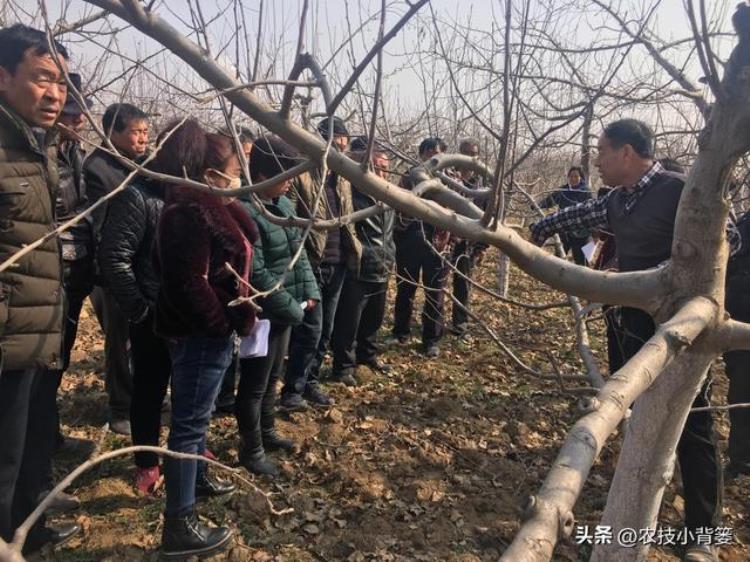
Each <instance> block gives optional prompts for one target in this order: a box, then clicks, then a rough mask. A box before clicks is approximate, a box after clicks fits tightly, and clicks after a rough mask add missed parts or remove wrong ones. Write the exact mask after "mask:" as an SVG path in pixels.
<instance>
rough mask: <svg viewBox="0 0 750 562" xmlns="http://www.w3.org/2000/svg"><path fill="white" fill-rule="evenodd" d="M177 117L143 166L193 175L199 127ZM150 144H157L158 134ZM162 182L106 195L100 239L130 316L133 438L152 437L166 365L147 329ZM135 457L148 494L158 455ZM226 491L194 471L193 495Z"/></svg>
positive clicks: (108, 276)
mask: <svg viewBox="0 0 750 562" xmlns="http://www.w3.org/2000/svg"><path fill="white" fill-rule="evenodd" d="M178 125H179V121H173V122H172V123H170V124H169V125H167V126H166V127H165V129H164V132H162V135H161V136H162V137H164V136H165V135H166V134H167V133H170V132H171V134H170V136H169V137H168V138H167V139H166V140H165V141H164V144H163V145H161V148H160V149H159V152H158V153H157V155H156V157H155V158H154V160H152V161H151V163H150V164H149V165H148V167H149V168H150V169H152V170H154V171H156V172H159V173H162V174H167V175H171V176H183V175H184V174H187V176H188V177H189V178H191V179H194V180H200V179H201V174H202V172H203V161H202V158H203V152H202V149H203V148H204V144H203V143H201V140H202V139H204V134H203V129H201V127H200V125H199V124H198V123H197V121H195V120H187V121H185V122H184V123H183V124H181V125H179V127H178ZM173 129H174V131H173ZM157 144H161V138H160V139H158V140H157ZM168 188H169V187H168V186H167V185H165V184H162V183H160V182H158V181H156V180H151V179H147V178H143V177H139V178H136V179H135V180H134V181H133V183H132V184H131V185H130V186H128V188H127V189H126V190H125V191H124V192H123V193H122V194H121V195H120V196H119V197H116V198H115V199H114V200H113V201H112V202H111V204H110V206H109V211H108V213H109V214H108V216H107V220H106V221H105V222H104V225H103V228H102V239H101V242H100V244H99V256H98V257H99V269H100V271H101V275H102V277H103V278H104V279H105V281H106V283H107V287H109V290H110V291H111V293H112V295H113V296H114V298H115V300H116V301H117V305H118V307H119V308H120V310H121V311H122V312H123V314H125V316H126V317H127V318H128V321H129V323H130V326H129V337H130V354H131V357H132V366H133V398H132V401H131V404H130V426H131V429H132V439H133V445H152V446H157V445H158V444H159V434H160V431H161V409H162V402H163V401H164V397H165V396H166V393H167V385H168V384H169V376H170V373H171V362H170V358H169V350H168V348H167V342H166V341H165V340H164V339H162V338H160V337H158V336H156V334H154V330H153V320H154V307H155V305H156V299H157V295H158V293H159V277H158V275H157V272H156V270H155V268H154V262H153V259H152V250H153V246H154V241H155V239H156V232H157V225H158V221H159V217H160V216H161V211H162V209H163V207H164V193H165V189H168ZM135 464H136V473H135V485H136V488H137V489H138V491H140V492H141V493H142V494H146V495H151V494H153V493H154V491H155V488H156V486H157V484H158V482H159V480H160V471H159V457H158V456H157V455H156V454H155V453H147V452H142V453H136V454H135ZM226 492H227V490H226V487H225V486H223V485H221V484H220V483H217V482H216V481H214V480H213V479H211V478H210V477H209V476H208V474H207V472H206V471H202V472H201V473H199V475H198V480H197V483H196V495H198V496H209V495H218V494H220V493H226Z"/></svg>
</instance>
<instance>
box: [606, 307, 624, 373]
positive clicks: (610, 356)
mask: <svg viewBox="0 0 750 562" xmlns="http://www.w3.org/2000/svg"><path fill="white" fill-rule="evenodd" d="M602 313H603V315H604V325H605V326H606V328H607V362H608V363H609V374H610V375H613V374H614V373H616V372H617V371H619V370H620V368H621V367H622V366H623V365H624V364H625V362H624V361H623V357H622V350H621V349H620V335H621V333H622V327H621V326H620V323H621V322H620V316H621V315H620V307H619V306H609V305H604V306H603V307H602Z"/></svg>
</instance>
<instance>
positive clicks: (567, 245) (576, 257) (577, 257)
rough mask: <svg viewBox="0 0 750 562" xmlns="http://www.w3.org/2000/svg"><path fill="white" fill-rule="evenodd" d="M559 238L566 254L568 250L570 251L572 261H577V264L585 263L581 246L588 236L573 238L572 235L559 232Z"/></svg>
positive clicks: (584, 243)
mask: <svg viewBox="0 0 750 562" xmlns="http://www.w3.org/2000/svg"><path fill="white" fill-rule="evenodd" d="M560 240H562V243H563V248H564V249H565V254H566V255H567V254H568V252H572V253H573V261H574V262H575V263H577V264H578V265H586V256H585V255H584V253H583V249H582V248H583V247H584V246H585V245H586V244H588V241H589V239H588V238H575V237H572V236H567V235H565V234H561V235H560Z"/></svg>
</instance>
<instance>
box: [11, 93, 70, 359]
mask: <svg viewBox="0 0 750 562" xmlns="http://www.w3.org/2000/svg"><path fill="white" fill-rule="evenodd" d="M40 137H41V135H40ZM55 144H56V133H55V132H54V131H49V132H47V133H46V135H44V138H43V139H42V138H38V137H37V136H36V135H35V134H34V132H33V131H32V129H31V128H30V127H29V126H28V125H27V124H26V122H25V121H24V120H23V119H22V118H21V117H20V116H19V115H17V114H16V113H15V112H14V111H12V110H11V109H10V108H8V107H7V106H6V105H5V104H4V103H2V102H0V261H5V260H6V259H8V258H9V257H10V256H11V255H13V254H15V253H16V252H17V251H19V250H21V249H22V248H23V247H24V246H27V245H29V244H31V243H32V242H36V241H37V240H39V239H40V238H42V237H44V236H45V235H47V234H49V233H50V232H51V231H52V230H53V229H54V227H55V199H56V196H57V193H56V191H57V185H58V172H57V147H56V146H55ZM61 276H62V262H61V259H60V243H59V241H58V240H57V238H56V237H52V238H50V239H49V240H47V241H46V242H45V243H44V244H42V245H41V246H39V247H38V248H35V249H34V250H32V251H31V252H30V253H28V254H26V255H25V256H24V257H22V258H21V259H19V260H18V261H17V262H16V263H15V264H14V265H13V266H11V267H9V268H8V269H6V270H5V271H3V272H2V273H0V369H1V370H2V371H11V370H21V369H28V368H31V367H56V366H57V363H58V361H59V358H60V352H61V332H62V318H63V301H62V288H61Z"/></svg>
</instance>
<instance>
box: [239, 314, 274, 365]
mask: <svg viewBox="0 0 750 562" xmlns="http://www.w3.org/2000/svg"><path fill="white" fill-rule="evenodd" d="M270 331H271V321H270V320H267V319H265V318H263V319H261V320H256V322H255V326H253V331H252V332H250V335H248V336H245V337H244V338H240V353H239V355H240V359H247V358H248V357H265V356H266V355H268V334H269V333H270Z"/></svg>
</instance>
